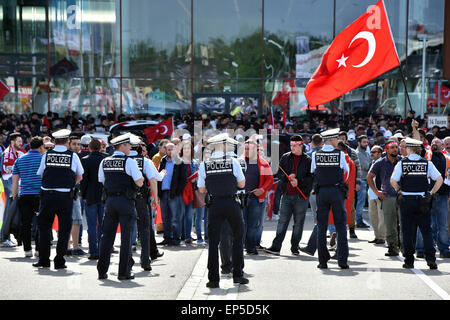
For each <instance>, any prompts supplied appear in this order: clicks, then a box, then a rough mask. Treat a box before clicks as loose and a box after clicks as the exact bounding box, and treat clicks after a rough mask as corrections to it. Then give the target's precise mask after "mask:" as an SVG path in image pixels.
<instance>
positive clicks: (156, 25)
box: [0, 0, 448, 116]
mask: <svg viewBox="0 0 450 320" xmlns="http://www.w3.org/2000/svg"><path fill="white" fill-rule="evenodd" d="M374 2H375V0H232V1H231V0H230V1H222V0H164V1H160V0H95V1H94V0H0V79H1V80H2V81H3V82H4V83H6V84H7V85H8V86H9V87H10V88H11V92H10V93H9V94H8V95H7V96H6V97H5V99H4V100H3V101H2V102H0V108H1V111H3V112H5V113H24V112H30V111H36V112H39V113H45V112H47V111H52V112H57V113H60V114H61V115H63V114H65V113H66V112H67V111H78V112H79V113H80V114H82V115H87V114H92V115H98V114H102V113H110V112H112V111H116V112H117V113H127V114H156V113H185V112H190V111H194V112H202V113H231V114H236V115H239V114H240V113H248V112H251V111H257V112H259V113H267V112H268V110H269V108H270V107H271V106H274V107H276V108H280V106H277V105H274V103H272V102H273V101H274V98H276V96H277V93H279V92H280V91H282V90H286V88H289V90H291V94H290V98H289V107H290V108H289V109H290V110H289V111H290V115H291V116H296V115H301V114H302V113H304V110H305V106H306V105H307V102H306V100H305V97H304V95H303V91H304V87H305V85H306V83H307V81H308V80H309V78H310V77H311V75H312V73H313V72H314V71H315V69H316V68H317V67H318V65H319V64H320V60H321V56H322V54H323V52H324V51H325V50H326V49H327V47H328V46H329V44H330V43H331V42H332V40H333V39H334V37H335V36H336V35H337V34H338V33H339V32H340V31H342V30H343V29H344V28H345V27H346V26H347V25H349V24H350V23H352V22H353V21H354V20H355V19H357V18H358V17H359V16H360V15H361V14H363V13H364V11H366V10H367V9H368V8H369V7H370V5H371V4H374ZM445 2H446V1H445V0H385V4H386V8H387V13H388V16H389V19H390V24H391V28H392V33H393V37H394V41H395V44H396V47H397V51H398V55H399V58H400V60H401V62H402V70H403V73H404V75H405V77H406V79H407V87H408V92H409V95H410V99H411V102H412V104H413V108H414V109H415V110H416V111H417V112H419V109H420V100H421V90H422V89H421V88H422V85H423V84H422V80H421V75H422V49H423V42H422V41H420V40H419V38H418V34H420V33H426V34H427V36H428V41H427V48H426V83H425V84H424V85H425V88H426V90H425V94H426V97H425V98H426V99H428V98H436V96H435V94H434V87H435V85H436V84H437V83H438V81H441V83H445V79H442V74H443V70H442V66H443V44H444V6H445ZM447 3H448V2H447ZM275 100H276V99H275ZM405 103H406V97H405V90H404V85H403V81H402V79H401V74H400V71H399V69H396V70H392V71H390V72H388V73H386V74H385V75H383V76H381V77H378V78H377V79H374V80H373V81H371V82H370V83H368V84H366V85H364V86H363V87H361V88H358V89H356V90H353V91H352V92H350V93H348V94H345V95H344V96H343V97H341V98H340V99H337V100H335V101H332V102H331V103H329V104H327V105H326V106H327V107H329V108H335V110H340V111H344V112H356V111H359V110H364V111H369V112H373V111H376V110H377V109H378V110H379V111H382V112H389V113H396V114H400V115H403V114H404V111H405V110H406V104H405ZM419 113H420V112H419Z"/></svg>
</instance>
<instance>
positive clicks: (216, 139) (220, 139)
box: [207, 133, 239, 145]
mask: <svg viewBox="0 0 450 320" xmlns="http://www.w3.org/2000/svg"><path fill="white" fill-rule="evenodd" d="M207 142H208V143H209V144H210V145H214V144H219V143H229V144H239V142H237V141H236V140H234V139H232V138H230V136H229V135H228V133H221V134H217V135H215V136H213V137H211V138H209V139H208V141H207Z"/></svg>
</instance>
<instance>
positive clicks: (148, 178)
mask: <svg viewBox="0 0 450 320" xmlns="http://www.w3.org/2000/svg"><path fill="white" fill-rule="evenodd" d="M130 142H131V147H132V150H131V151H130V154H129V157H130V158H133V159H134V160H136V162H137V165H138V168H139V170H140V171H141V173H142V175H143V177H144V183H143V185H142V187H140V188H139V189H138V191H137V195H136V211H137V216H138V219H137V227H138V231H139V237H140V239H141V247H142V250H141V267H142V269H144V270H145V271H151V270H152V267H151V266H150V237H151V235H150V228H151V220H152V219H151V216H150V211H149V207H148V205H149V200H150V188H151V191H152V193H153V196H154V197H155V198H154V199H159V198H158V185H157V182H156V181H162V179H163V177H162V176H161V175H160V174H159V172H158V170H157V169H156V167H155V165H154V164H153V162H152V161H151V160H150V159H148V158H146V157H144V156H143V155H141V154H140V153H141V152H142V147H141V146H140V144H141V140H140V139H139V137H138V136H136V135H134V134H132V135H131V137H130ZM149 185H150V186H149ZM152 206H153V208H156V206H157V202H156V201H153V202H152ZM154 246H156V242H155V243H154Z"/></svg>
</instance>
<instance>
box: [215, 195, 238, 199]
mask: <svg viewBox="0 0 450 320" xmlns="http://www.w3.org/2000/svg"><path fill="white" fill-rule="evenodd" d="M235 197H236V195H235V194H230V195H225V196H211V199H230V198H235Z"/></svg>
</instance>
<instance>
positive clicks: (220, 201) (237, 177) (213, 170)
mask: <svg viewBox="0 0 450 320" xmlns="http://www.w3.org/2000/svg"><path fill="white" fill-rule="evenodd" d="M208 143H209V144H210V145H211V146H213V147H214V149H215V150H214V152H213V153H212V155H211V158H210V159H208V160H205V161H203V162H202V163H201V164H200V169H199V174H198V182H197V186H198V188H199V190H200V192H202V193H206V192H208V193H209V195H210V197H211V201H210V206H209V210H208V212H209V217H208V220H209V224H208V236H209V248H208V279H209V282H208V283H207V284H206V286H207V287H208V288H218V287H219V280H220V276H219V253H218V245H219V241H220V232H221V228H222V224H223V222H224V221H225V220H226V221H228V223H229V224H230V227H231V230H232V233H233V282H234V283H239V284H247V283H248V279H246V278H244V277H243V270H242V269H243V264H244V253H243V235H244V220H243V217H242V214H241V209H240V208H239V204H238V202H237V201H236V191H237V188H238V187H239V188H244V187H245V176H244V173H243V172H242V168H241V166H240V164H239V162H238V160H237V159H235V158H232V157H230V156H228V155H226V154H225V150H226V145H227V144H237V141H236V140H234V139H231V138H229V137H228V134H226V133H224V134H219V135H216V136H214V137H212V138H210V139H208Z"/></svg>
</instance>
